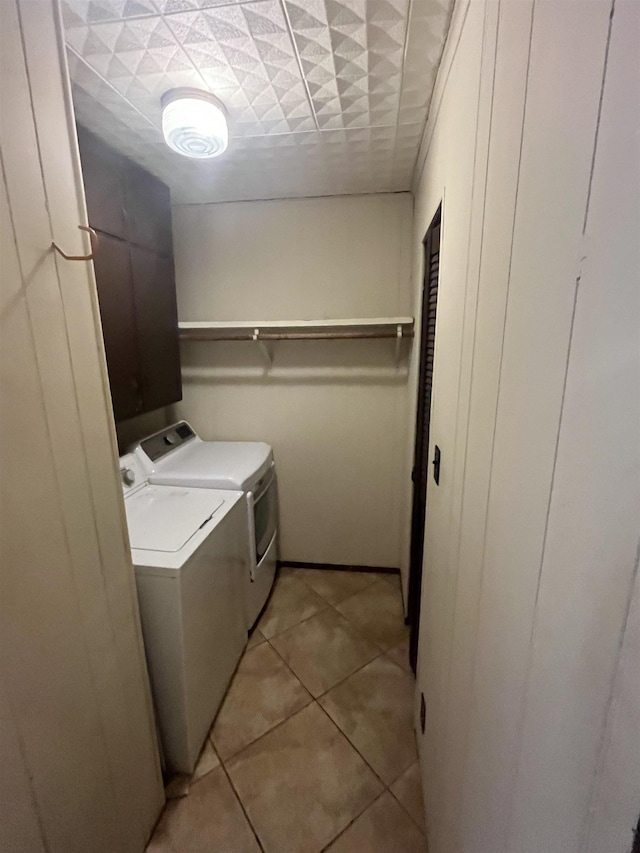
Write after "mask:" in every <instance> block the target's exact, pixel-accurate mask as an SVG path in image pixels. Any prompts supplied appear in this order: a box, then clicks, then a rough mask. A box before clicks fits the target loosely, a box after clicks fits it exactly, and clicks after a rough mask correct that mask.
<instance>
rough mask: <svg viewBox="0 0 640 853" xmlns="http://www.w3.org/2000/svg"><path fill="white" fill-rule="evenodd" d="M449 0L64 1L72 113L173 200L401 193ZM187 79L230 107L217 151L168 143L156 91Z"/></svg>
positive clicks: (418, 134) (159, 92)
mask: <svg viewBox="0 0 640 853" xmlns="http://www.w3.org/2000/svg"><path fill="white" fill-rule="evenodd" d="M451 5H452V0H413V2H412V3H410V2H409V0H283V2H280V0H246V2H242V0H239V2H233V1H232V0H63V14H64V20H65V26H66V39H67V43H68V44H69V46H70V51H69V68H70V73H71V76H72V80H73V84H74V85H73V95H74V104H75V108H76V112H77V116H78V120H79V121H80V122H81V123H83V124H85V125H86V126H87V127H89V129H92V130H94V131H95V132H97V133H99V134H100V135H101V136H103V137H104V139H105V141H107V142H108V143H109V144H111V145H114V146H115V147H116V148H118V149H119V150H121V151H123V152H124V153H125V154H126V155H127V156H130V157H132V158H133V159H134V160H136V161H137V162H140V163H141V164H142V165H143V166H145V167H146V168H149V169H150V170H151V171H152V172H154V173H155V174H157V175H158V176H159V177H161V178H162V179H163V180H165V181H166V182H167V183H168V184H169V185H170V186H171V187H172V191H173V195H174V199H175V200H176V201H181V200H182V201H225V200H232V199H252V198H269V197H278V196H279V197H282V196H284V197H286V196H308V195H326V194H329V195H330V194H339V193H348V192H382V191H389V190H398V189H407V188H408V187H409V185H410V180H411V174H412V170H413V165H414V163H415V160H416V155H417V151H418V147H419V144H420V141H421V138H422V131H423V128H424V122H425V119H426V112H427V108H428V104H429V100H430V97H431V92H432V89H433V84H434V80H435V73H436V69H437V63H438V61H439V57H440V55H441V51H442V45H443V40H444V35H445V32H446V27H447V25H448V20H449V15H450V10H451ZM81 57H83V58H81ZM185 85H188V86H195V87H197V88H208V89H209V90H210V91H212V92H214V93H215V94H217V95H218V97H220V99H221V100H222V101H223V103H224V104H225V105H226V107H227V110H228V113H229V127H230V137H231V138H230V145H229V149H228V151H227V152H226V153H225V155H224V156H223V157H221V158H220V159H215V160H210V161H206V162H197V161H189V160H187V159H186V158H184V157H180V155H178V154H176V153H175V152H173V151H171V150H170V149H169V148H168V147H167V146H166V145H165V144H164V142H163V140H162V135H161V131H160V97H161V95H162V94H163V92H164V91H166V90H167V89H170V88H175V87H177V86H185ZM318 128H319V129H318Z"/></svg>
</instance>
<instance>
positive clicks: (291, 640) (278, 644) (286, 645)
mask: <svg viewBox="0 0 640 853" xmlns="http://www.w3.org/2000/svg"><path fill="white" fill-rule="evenodd" d="M271 645H272V646H273V647H274V649H275V650H276V651H277V652H278V654H279V655H280V656H281V657H282V658H283V660H284V661H285V662H286V663H287V665H288V666H290V667H291V669H292V670H293V671H294V673H295V674H296V675H297V676H298V678H299V679H300V681H301V682H302V683H303V684H304V686H305V687H306V688H307V690H309V691H310V693H312V694H313V695H314V696H320V695H321V694H322V693H325V692H326V691H327V690H329V688H330V687H333V686H334V684H337V683H338V682H339V681H342V680H343V679H344V678H346V677H347V676H348V675H351V673H352V672H355V671H356V670H357V669H359V668H360V667H361V666H364V664H365V663H368V662H369V661H370V660H373V658H375V657H377V656H378V655H379V654H380V649H379V648H378V647H377V646H375V645H374V644H373V643H372V642H370V641H369V640H367V639H366V638H365V637H363V636H362V634H360V633H358V631H356V630H355V629H354V628H353V627H352V626H351V625H350V624H349V622H347V620H346V619H345V618H344V616H342V615H341V614H340V613H336V611H335V610H334V609H333V608H328V609H327V610H321V611H320V613H316V614H315V616H311V617H310V618H309V619H305V621H304V622H301V623H300V624H299V625H295V626H294V627H293V628H289V630H288V631H285V632H284V633H282V634H278V636H277V637H274V638H273V639H272V640H271Z"/></svg>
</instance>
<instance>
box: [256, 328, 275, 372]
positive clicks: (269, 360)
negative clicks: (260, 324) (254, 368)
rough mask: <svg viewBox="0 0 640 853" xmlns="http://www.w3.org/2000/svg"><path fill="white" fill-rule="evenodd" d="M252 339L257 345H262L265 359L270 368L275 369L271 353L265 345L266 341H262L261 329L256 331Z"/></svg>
mask: <svg viewBox="0 0 640 853" xmlns="http://www.w3.org/2000/svg"><path fill="white" fill-rule="evenodd" d="M251 337H252V339H253V340H254V341H255V342H256V343H257V344H259V345H260V349H261V350H262V354H263V355H264V357H265V360H266V362H267V365H268V366H269V367H273V359H272V358H271V353H270V352H269V348H268V347H267V345H266V344H265V343H264V341H261V340H260V329H254V330H253V335H252V336H251Z"/></svg>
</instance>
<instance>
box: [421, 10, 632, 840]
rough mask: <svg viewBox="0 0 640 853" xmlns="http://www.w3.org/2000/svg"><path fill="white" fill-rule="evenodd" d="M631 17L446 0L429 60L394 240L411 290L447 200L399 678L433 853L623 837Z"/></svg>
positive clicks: (628, 618) (628, 796)
mask: <svg viewBox="0 0 640 853" xmlns="http://www.w3.org/2000/svg"><path fill="white" fill-rule="evenodd" d="M612 12H613V17H611V15H612ZM639 27H640V20H639V8H638V6H637V4H636V3H634V2H632V0H617V2H616V3H615V6H614V5H613V4H612V3H610V2H605V0H602V2H597V3H593V2H573V3H567V2H553V3H549V2H528V1H527V0H522V2H518V3H509V2H498V0H489V2H471V3H464V2H462V3H459V4H458V5H457V7H456V11H455V13H454V19H453V22H452V27H451V31H450V34H449V40H448V44H447V47H446V50H445V55H444V58H443V63H442V66H441V69H440V73H439V77H438V83H437V86H436V93H435V96H434V99H433V105H432V109H431V114H430V117H429V121H428V124H427V128H426V132H425V138H424V142H423V148H422V152H421V156H420V158H419V163H418V168H417V172H416V178H415V187H414V189H415V195H416V208H415V216H414V225H415V227H414V257H413V281H414V293H415V294H416V301H417V299H418V294H419V292H420V289H421V276H422V247H421V241H422V239H423V237H424V234H425V231H426V229H427V227H428V225H429V222H430V220H431V218H432V216H433V214H434V212H435V210H436V209H437V206H438V204H439V203H440V202H441V201H442V203H443V213H442V235H443V236H442V249H441V266H440V269H441V277H440V288H439V304H438V325H437V333H436V355H435V374H434V391H433V407H432V427H431V442H432V450H433V444H436V443H437V444H438V445H439V446H440V447H441V449H442V467H441V478H440V486H435V485H434V483H433V481H431V482H430V484H429V488H428V495H427V530H426V540H425V565H424V581H423V601H422V631H421V642H420V652H419V664H418V694H417V698H418V697H419V695H420V693H421V692H423V693H424V696H425V701H426V721H427V722H426V731H425V734H424V736H420V737H419V745H420V754H421V762H422V768H423V780H424V783H425V798H426V806H427V818H428V824H429V845H430V850H432V851H435V853H443V851H451V853H460V851H469V853H496V851H509V853H516V851H518V853H538V851H541V850H544V851H551V850H553V851H555V850H563V851H575V853H578V851H586V850H589V851H596V850H598V851H604V850H607V853H627V851H628V850H629V849H630V846H631V832H632V829H633V826H634V824H635V823H636V821H637V817H638V814H637V810H638V803H639V802H640V778H639V776H640V755H639V754H638V750H639V749H640V743H639V739H638V737H637V732H638V730H639V729H640V719H639V716H638V713H639V712H638V707H639V706H640V696H639V695H638V689H639V684H638V680H637V679H635V681H634V680H633V679H632V677H631V674H630V668H629V667H630V664H629V660H630V655H631V654H632V651H633V648H634V647H637V633H638V627H637V624H636V623H637V619H638V611H637V605H636V606H635V609H634V608H633V607H632V606H631V601H632V595H633V589H634V583H635V584H636V595H637V583H638V581H637V576H636V573H637V548H638V533H639V530H638V518H640V460H639V452H640V448H639V445H638V439H637V429H638V424H639V423H640V401H639V391H640V354H639V347H638V340H639V339H640V318H639V305H638V302H639V297H640V289H639V288H638V270H639V269H640V252H639V247H638V242H639V241H638V233H639V229H640V213H639V210H638V205H639V198H640V187H639V186H638V183H639V170H638V151H637V139H638V131H639V129H640V115H639V109H640V108H639V105H638V100H637V87H638V81H639V79H640V67H639V64H638V63H639V60H638V55H637V45H636V42H637V33H638V31H639ZM415 313H416V314H418V313H419V306H417V305H416V308H415ZM417 352H418V348H417V347H415V349H414V360H415V355H416V354H417ZM415 371H416V365H415V363H413V364H412V380H411V381H412V385H414V383H415ZM410 404H411V401H410ZM410 455H411V442H409V444H408V447H407V454H406V462H405V465H406V469H407V470H408V469H409V465H410ZM407 498H408V493H406V494H405V500H406V499H407ZM634 620H635V622H634ZM634 644H635V646H634ZM625 743H626V749H625V747H624V746H623V744H625Z"/></svg>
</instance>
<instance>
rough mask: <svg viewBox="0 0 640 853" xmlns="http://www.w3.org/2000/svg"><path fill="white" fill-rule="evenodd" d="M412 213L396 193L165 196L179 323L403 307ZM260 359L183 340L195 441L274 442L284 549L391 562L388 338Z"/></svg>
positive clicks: (395, 549)
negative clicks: (231, 198) (207, 198)
mask: <svg viewBox="0 0 640 853" xmlns="http://www.w3.org/2000/svg"><path fill="white" fill-rule="evenodd" d="M411 218H412V199H411V196H410V195H409V194H408V193H399V194H389V195H370V196H343V197H336V198H316V199H294V200H287V201H267V202H241V203H237V204H216V205H186V206H181V205H178V206H175V207H174V209H173V223H174V245H175V260H176V280H177V288H178V314H179V318H180V319H181V320H251V319H258V320H267V319H269V320H273V319H276V320H294V319H295V320H304V319H318V318H346V317H383V316H398V315H406V314H408V313H411V312H410V289H409V278H410V257H409V247H410V241H411ZM407 352H408V346H405V347H404V348H403V358H405V357H406V354H407ZM272 354H273V367H272V368H270V369H268V368H267V366H266V365H265V361H264V359H263V356H262V354H261V352H260V349H259V348H258V347H257V346H255V345H254V344H252V343H238V342H230V343H215V344H214V343H191V344H189V345H183V348H182V356H183V393H184V399H183V402H182V404H181V405H179V406H178V407H177V410H178V412H179V414H180V415H181V416H183V417H185V418H187V419H188V420H190V421H191V422H192V424H193V426H194V427H195V428H196V430H197V431H198V432H199V433H200V434H201V435H202V436H203V437H204V438H220V439H247V440H258V439H259V440H264V441H267V442H269V443H270V444H271V445H272V446H273V448H274V452H275V456H276V461H277V466H278V476H279V488H280V505H281V515H280V517H281V531H282V535H281V540H280V544H281V556H282V557H283V558H285V559H289V560H303V561H308V562H318V563H345V564H358V565H372V566H395V567H397V566H399V565H400V563H401V560H402V559H403V558H404V552H403V551H402V543H403V539H402V537H401V523H402V521H403V518H402V516H401V512H400V509H401V506H400V495H401V491H402V489H403V488H404V486H405V485H406V484H405V483H404V482H403V477H404V476H405V471H404V452H405V444H406V422H405V417H406V410H407V374H406V365H404V364H403V365H402V366H401V367H400V368H399V369H398V368H396V364H395V344H394V342H393V341H323V342H311V341H304V342H281V343H276V344H274V345H273V347H272ZM406 476H408V475H406Z"/></svg>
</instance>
